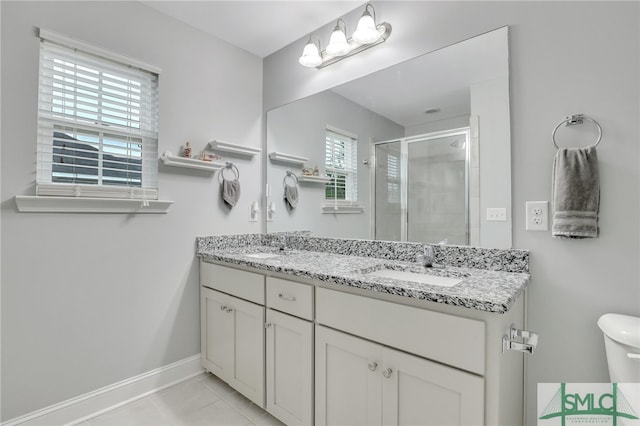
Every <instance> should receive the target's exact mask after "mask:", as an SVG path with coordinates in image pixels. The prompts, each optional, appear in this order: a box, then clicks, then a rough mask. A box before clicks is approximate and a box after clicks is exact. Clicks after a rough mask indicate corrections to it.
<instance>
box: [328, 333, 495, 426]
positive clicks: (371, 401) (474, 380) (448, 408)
mask: <svg viewBox="0 0 640 426" xmlns="http://www.w3.org/2000/svg"><path fill="white" fill-rule="evenodd" d="M483 423H484V380H483V378H482V377H479V376H476V375H473V374H470V373H466V372H464V371H460V370H458V369H455V368H451V367H447V366H444V365H441V364H438V363H435V362H432V361H429V360H427V359H424V358H421V357H417V356H413V355H410V354H407V353H404V352H401V351H397V350H394V349H391V348H388V347H385V346H383V345H380V344H377V343H373V342H370V341H367V340H364V339H361V338H359V337H355V336H352V335H349V334H346V333H342V332H339V331H336V330H332V329H330V328H326V327H323V326H317V327H316V424H317V425H380V424H384V425H424V426H429V425H433V426H440V425H481V424H483Z"/></svg>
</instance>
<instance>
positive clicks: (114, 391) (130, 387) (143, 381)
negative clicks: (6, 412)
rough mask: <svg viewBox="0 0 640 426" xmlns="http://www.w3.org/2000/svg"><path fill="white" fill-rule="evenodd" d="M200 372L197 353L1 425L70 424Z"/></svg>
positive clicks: (201, 369) (201, 371)
mask: <svg viewBox="0 0 640 426" xmlns="http://www.w3.org/2000/svg"><path fill="white" fill-rule="evenodd" d="M202 373H204V369H203V368H202V366H201V365H200V354H198V355H193V356H191V357H189V358H185V359H182V360H180V361H176V362H174V363H172V364H168V365H165V366H163V367H160V368H156V369H155V370H151V371H148V372H146V373H143V374H140V375H138V376H134V377H131V378H129V379H125V380H123V381H121V382H118V383H114V384H112V385H109V386H105V387H103V388H101V389H98V390H95V391H93V392H89V393H86V394H84V395H80V396H77V397H75V398H71V399H68V400H66V401H63V402H60V403H58V404H54V405H51V406H49V407H45V408H43V409H41V410H37V411H34V412H32V413H28V414H25V415H23V416H20V417H16V418H15V419H11V420H8V421H6V422H4V423H2V426H17V425H24V426H27V425H32V426H33V425H69V424H71V425H73V424H76V423H80V422H82V421H85V420H88V419H90V418H92V417H95V416H96V415H99V414H101V413H102V412H105V411H108V410H110V409H112V408H115V407H118V406H120V405H124V404H127V403H129V402H131V401H134V400H136V399H139V398H142V397H145V396H147V395H149V394H151V393H153V392H156V391H158V390H160V389H163V388H166V387H168V386H171V385H173V384H176V383H179V382H181V381H184V380H187V379H189V378H191V377H195V376H197V375H199V374H202Z"/></svg>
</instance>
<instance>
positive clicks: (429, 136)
mask: <svg viewBox="0 0 640 426" xmlns="http://www.w3.org/2000/svg"><path fill="white" fill-rule="evenodd" d="M470 134H471V128H470V127H461V128H456V129H450V130H443V131H437V132H430V133H424V134H421V135H415V136H408V137H403V138H395V139H389V140H385V141H380V142H372V143H371V145H370V155H369V158H370V159H371V161H370V162H369V163H368V165H369V166H371V167H370V170H369V181H370V182H371V185H369V200H370V210H369V211H370V212H371V214H370V216H369V235H371V237H372V238H374V239H377V236H376V197H377V194H376V171H377V157H376V146H377V145H383V144H388V143H394V142H400V215H401V222H400V240H398V241H409V238H408V226H409V217H408V215H409V209H408V189H409V188H408V185H409V182H408V173H409V171H408V165H409V154H408V150H409V144H412V143H418V142H427V141H429V140H433V139H442V138H445V137H449V136H456V135H464V137H465V147H464V150H465V167H464V173H465V180H464V181H465V188H464V194H465V195H464V203H465V245H468V244H469V240H470V230H469V221H470V218H469V179H470V162H471V161H470V154H471V148H470V145H471V143H470V142H471V138H470ZM423 242H424V241H423ZM431 243H432V242H431Z"/></svg>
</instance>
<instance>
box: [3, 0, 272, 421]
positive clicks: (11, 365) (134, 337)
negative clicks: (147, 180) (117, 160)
mask: <svg viewBox="0 0 640 426" xmlns="http://www.w3.org/2000/svg"><path fill="white" fill-rule="evenodd" d="M0 8H1V10H2V21H1V24H2V25H1V40H2V74H1V77H2V80H1V83H2V89H3V91H2V109H1V111H2V115H1V120H2V124H3V126H2V129H1V138H2V155H1V159H2V164H1V166H2V167H1V175H0V177H1V184H2V185H1V194H2V205H1V216H0V218H1V221H2V222H1V225H2V227H1V232H2V247H1V250H2V252H1V253H2V258H1V261H2V299H1V300H2V333H1V334H2V342H1V344H2V368H1V369H2V390H1V393H2V420H3V421H4V420H7V419H11V418H14V417H16V416H19V415H22V414H25V413H28V412H31V411H33V410H36V409H40V408H43V407H46V406H48V405H51V404H54V403H58V402H60V401H63V400H66V399H68V398H71V397H75V396H78V395H82V394H84V393H87V392H90V391H93V390H96V389H98V388H100V387H103V386H107V385H110V384H113V383H116V382H118V381H120V380H124V379H127V378H130V377H133V376H136V375H138V374H142V373H145V372H147V371H150V370H152V369H155V368H158V367H161V366H164V365H167V364H169V363H172V362H174V361H178V360H181V359H184V358H187V357H189V356H192V355H196V354H199V352H200V334H199V327H198V324H199V287H198V268H197V260H196V259H195V257H194V251H195V250H194V241H195V237H196V236H204V235H216V234H225V233H248V232H259V231H260V225H259V223H250V222H248V219H249V205H250V203H251V202H252V201H254V200H259V196H260V191H261V190H262V186H261V184H260V179H261V164H262V163H261V158H260V157H259V156H257V157H256V158H254V159H253V160H248V159H243V158H231V157H228V158H227V159H229V160H231V161H234V162H235V163H236V164H237V166H238V168H239V169H240V174H241V175H240V182H241V185H242V195H241V198H240V202H239V204H238V205H237V206H236V207H235V208H234V209H233V210H231V211H229V210H228V209H227V208H225V207H223V206H222V204H221V202H220V201H219V199H220V197H219V194H220V192H219V183H218V176H217V174H216V175H211V174H207V173H202V172H198V171H189V170H186V169H177V168H169V167H166V166H163V165H162V164H160V165H159V192H160V198H162V199H168V200H173V201H174V204H173V206H172V207H171V208H170V209H169V212H168V214H166V215H124V214H49V213H18V212H17V209H16V205H15V202H14V196H15V195H21V194H27V195H33V194H34V182H35V152H36V126H37V116H36V114H37V88H38V40H37V38H36V37H34V35H33V27H34V26H37V27H42V28H46V29H49V30H52V31H55V32H58V33H62V34H65V35H68V36H70V37H73V38H76V39H79V40H82V41H86V42H88V43H93V44H95V45H98V46H101V47H104V48H107V49H110V50H113V51H116V52H118V53H121V54H124V55H127V56H130V57H133V58H136V59H139V60H141V61H144V62H146V63H149V64H152V65H155V66H157V67H159V68H161V69H162V73H161V75H160V130H159V133H160V136H159V152H160V153H162V152H164V151H165V150H170V151H172V152H174V153H177V152H178V150H179V147H180V145H182V144H184V143H185V141H191V143H192V145H193V147H194V150H197V151H199V150H200V149H201V148H202V147H203V146H204V145H205V143H206V142H208V141H210V140H213V139H221V140H225V141H229V142H235V143H238V144H242V145H247V146H255V147H258V146H260V143H261V132H262V122H263V120H262V105H261V99H262V61H261V59H260V58H258V57H255V56H253V55H251V54H249V53H247V52H246V51H244V50H241V49H239V48H236V47H234V46H231V45H230V44H228V43H226V42H223V41H221V40H218V39H216V38H213V37H211V36H208V35H206V34H204V33H202V32H199V31H197V30H194V29H193V28H191V27H188V26H186V25H184V24H181V23H179V22H177V21H175V20H173V19H171V18H168V17H166V16H165V15H162V14H160V13H159V12H157V11H155V10H154V9H151V8H148V7H146V6H144V5H142V4H141V3H139V2H48V1H47V2H22V1H20V2H18V1H16V2H13V1H2V2H0Z"/></svg>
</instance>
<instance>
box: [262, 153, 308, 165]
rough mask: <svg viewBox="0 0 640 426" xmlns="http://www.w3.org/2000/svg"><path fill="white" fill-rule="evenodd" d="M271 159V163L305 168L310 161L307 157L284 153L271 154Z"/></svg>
mask: <svg viewBox="0 0 640 426" xmlns="http://www.w3.org/2000/svg"><path fill="white" fill-rule="evenodd" d="M269 158H270V159H271V161H279V162H282V163H291V164H297V165H300V166H303V165H304V163H306V162H307V161H309V159H308V158H307V157H300V156H299V155H292V154H285V153H284V152H270V153H269Z"/></svg>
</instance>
